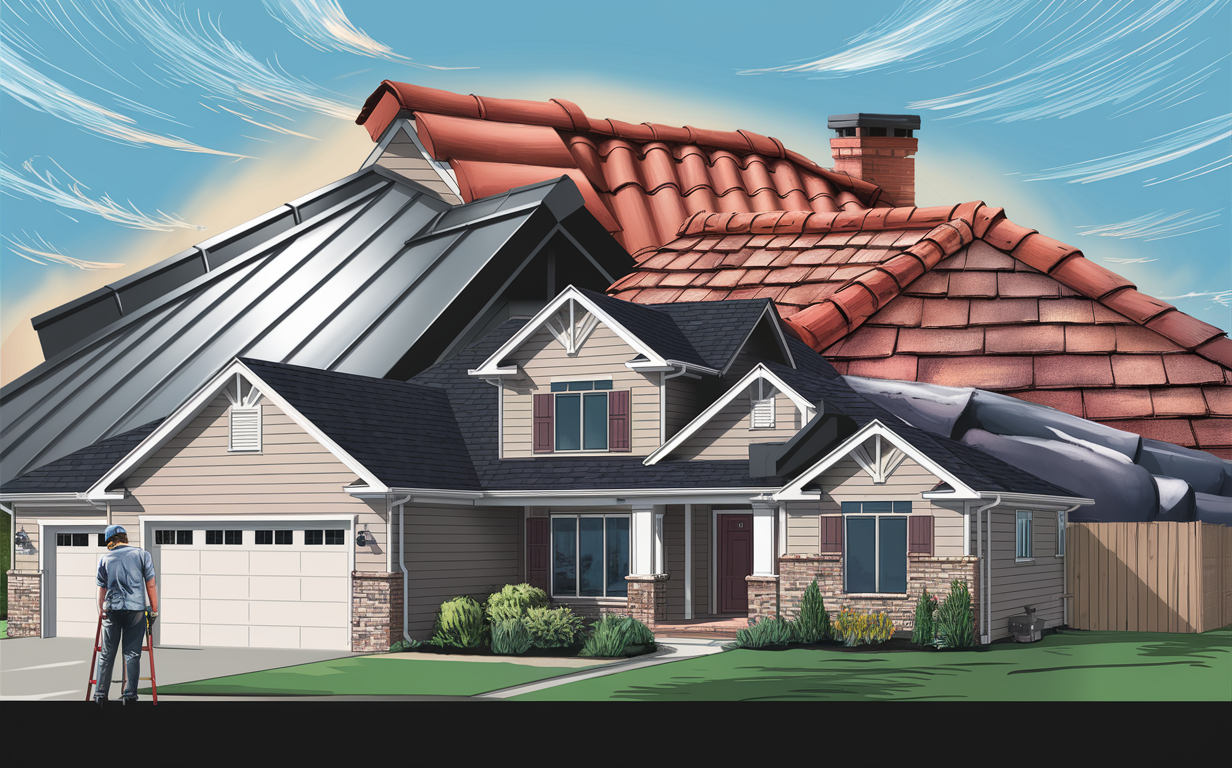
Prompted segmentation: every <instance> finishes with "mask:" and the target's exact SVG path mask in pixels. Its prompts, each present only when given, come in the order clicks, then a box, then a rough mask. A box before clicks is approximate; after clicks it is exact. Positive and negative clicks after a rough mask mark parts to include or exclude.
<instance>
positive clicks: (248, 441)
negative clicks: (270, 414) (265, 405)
mask: <svg viewBox="0 0 1232 768" xmlns="http://www.w3.org/2000/svg"><path fill="white" fill-rule="evenodd" d="M229 450H232V451H259V450H261V409H260V408H238V407H233V408H232V409H231V447H230V449H229Z"/></svg>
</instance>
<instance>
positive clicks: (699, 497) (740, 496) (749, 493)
mask: <svg viewBox="0 0 1232 768" xmlns="http://www.w3.org/2000/svg"><path fill="white" fill-rule="evenodd" d="M776 490H777V489H776V488H634V489H615V490H596V491H585V490H563V491H486V492H484V498H483V501H482V502H481V505H482V506H493V507H506V506H508V507H516V506H532V507H542V506H553V505H555V506H613V505H619V504H633V503H634V502H637V503H638V504H684V503H686V502H687V503H690V504H748V503H750V501H751V500H752V499H753V498H754V497H757V496H765V495H766V494H771V493H774V492H775V491H776Z"/></svg>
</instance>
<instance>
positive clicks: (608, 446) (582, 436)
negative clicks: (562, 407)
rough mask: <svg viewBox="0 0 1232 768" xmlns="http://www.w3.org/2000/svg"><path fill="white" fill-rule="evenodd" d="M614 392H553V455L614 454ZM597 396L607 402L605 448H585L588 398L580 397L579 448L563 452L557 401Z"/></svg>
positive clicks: (598, 390) (630, 436)
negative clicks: (559, 444)
mask: <svg viewBox="0 0 1232 768" xmlns="http://www.w3.org/2000/svg"><path fill="white" fill-rule="evenodd" d="M576 381H591V379H576ZM614 391H616V390H612V389H594V390H581V391H577V392H552V393H551V395H552V453H553V454H556V453H563V454H567V455H573V454H577V453H611V452H612V428H611V423H612V422H611V419H612V401H611V400H610V399H609V398H608V395H609V394H611V393H612V392H614ZM596 394H598V395H603V399H604V400H605V401H606V402H607V407H606V408H605V409H604V410H605V411H606V412H607V421H606V424H607V426H606V427H605V429H604V434H605V435H607V438H606V439H605V440H604V441H603V447H602V448H587V447H585V446H586V398H585V397H579V398H578V447H577V448H565V449H563V450H562V449H560V448H558V447H557V443H558V442H559V441H558V440H557V439H556V434H557V433H556V428H557V425H558V424H559V423H560V422H559V421H558V420H557V418H556V399H557V398H558V397H559V396H561V395H596ZM629 399H630V401H632V399H633V398H632V395H630V398H629ZM629 439H630V440H632V439H633V435H632V425H630V435H629ZM539 455H540V456H542V455H544V454H539Z"/></svg>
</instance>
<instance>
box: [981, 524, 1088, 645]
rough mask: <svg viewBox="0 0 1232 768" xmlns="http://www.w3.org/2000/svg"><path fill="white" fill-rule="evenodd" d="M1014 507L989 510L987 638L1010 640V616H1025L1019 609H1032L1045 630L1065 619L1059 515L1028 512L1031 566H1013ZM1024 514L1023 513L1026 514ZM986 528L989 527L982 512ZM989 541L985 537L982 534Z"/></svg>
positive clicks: (1017, 563) (1028, 563)
mask: <svg viewBox="0 0 1232 768" xmlns="http://www.w3.org/2000/svg"><path fill="white" fill-rule="evenodd" d="M1015 511H1016V510H1015V509H1013V508H1002V507H998V508H996V509H994V510H992V511H991V520H992V522H991V524H992V552H991V555H990V553H989V552H988V551H987V549H988V548H987V538H985V552H984V554H985V556H990V557H991V560H992V580H991V584H992V609H991V610H990V611H989V618H990V619H991V622H992V623H991V624H989V627H990V630H991V638H992V639H993V640H998V639H1000V638H1003V637H1009V634H1010V632H1009V617H1010V616H1016V615H1019V614H1022V613H1024V611H1023V606H1027V605H1032V606H1035V615H1036V617H1038V618H1040V619H1043V620H1044V622H1045V624H1044V626H1046V627H1055V626H1059V625H1060V624H1061V622H1062V621H1064V620H1065V614H1064V607H1063V605H1062V601H1061V595H1062V594H1063V593H1064V591H1065V573H1064V570H1065V558H1062V557H1056V556H1055V555H1056V536H1057V513H1056V512H1040V511H1039V510H1032V516H1031V530H1032V534H1033V538H1034V560H1035V562H1033V563H1032V562H1016V558H1015V552H1016V548H1015V538H1014V532H1015V527H1016V525H1015V515H1014V512H1015ZM1024 511H1025V510H1024ZM984 524H985V525H988V524H989V514H988V513H985V516H984ZM984 534H985V537H987V535H988V532H987V531H985V532H984ZM977 546H978V542H977V541H976V525H975V521H974V520H973V521H972V524H971V554H972V555H975V554H976V553H977V552H978V551H979V550H978V549H977Z"/></svg>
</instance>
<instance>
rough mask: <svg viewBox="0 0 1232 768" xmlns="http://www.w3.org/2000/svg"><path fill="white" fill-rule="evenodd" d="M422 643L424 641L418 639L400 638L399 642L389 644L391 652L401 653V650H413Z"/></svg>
mask: <svg viewBox="0 0 1232 768" xmlns="http://www.w3.org/2000/svg"><path fill="white" fill-rule="evenodd" d="M421 645H423V643H421V642H419V641H418V640H399V641H398V642H396V643H394V644H393V645H391V646H389V651H390V653H399V652H401V651H413V650H415V649H416V648H418V647H419V646H421Z"/></svg>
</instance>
